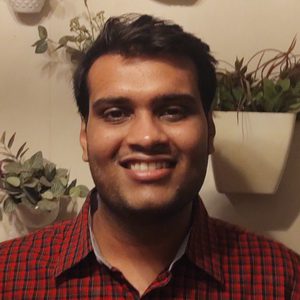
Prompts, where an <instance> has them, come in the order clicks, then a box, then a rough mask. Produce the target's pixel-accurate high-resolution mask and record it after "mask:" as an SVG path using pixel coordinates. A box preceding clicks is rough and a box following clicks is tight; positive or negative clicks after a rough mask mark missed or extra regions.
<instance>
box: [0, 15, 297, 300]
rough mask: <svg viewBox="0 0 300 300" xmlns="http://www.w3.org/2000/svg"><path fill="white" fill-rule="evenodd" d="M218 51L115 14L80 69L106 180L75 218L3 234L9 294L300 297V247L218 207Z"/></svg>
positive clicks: (0, 266)
mask: <svg viewBox="0 0 300 300" xmlns="http://www.w3.org/2000/svg"><path fill="white" fill-rule="evenodd" d="M214 65H215V60H214V58H213V57H212V56H211V55H210V53H209V47H208V46H207V45H206V44H205V43H203V42H202V41H201V40H200V39H198V38H196V37H194V36H193V35H191V34H188V33H185V32H184V31H183V30H182V29H181V28H180V27H179V26H178V25H175V24H172V23H170V22H165V21H162V20H157V19H154V18H152V17H151V16H147V15H142V16H132V15H131V16H122V17H120V18H111V19H109V20H108V21H107V23H106V25H105V27H104V29H103V32H102V33H101V34H100V36H99V37H98V39H97V40H96V42H95V43H94V45H93V46H92V48H91V49H90V50H89V51H88V52H87V54H86V55H85V57H84V58H83V60H82V62H81V63H80V65H79V67H78V69H77V71H76V73H75V76H74V90H75V97H76V101H77V104H78V108H79V112H80V114H81V116H82V124H81V132H80V143H81V146H82V149H83V159H84V160H85V161H87V162H88V163H89V165H90V169H91V174H92V177H93V179H94V182H95V185H96V188H95V189H94V190H92V191H91V193H90V195H89V196H88V198H87V200H86V202H85V204H84V206H83V208H82V211H81V212H80V214H79V216H78V217H77V218H76V219H75V220H71V221H67V222H64V223H62V224H57V225H54V226H52V227H48V228H46V229H43V230H41V231H39V232H37V233H34V234H32V235H29V236H27V237H24V238H21V239H17V240H13V241H8V242H5V243H3V244H2V245H1V246H0V257H1V262H0V291H1V296H2V298H3V299H93V298H95V299H300V259H299V257H298V256H297V255H296V254H295V253H293V252H292V251H290V250H288V249H287V248H285V247H284V246H282V245H280V244H278V243H276V242H273V241H269V240H267V239H265V238H262V237H258V236H256V235H254V234H250V233H247V232H246V231H243V230H240V229H238V228H236V227H234V226H232V225H229V224H227V223H225V222H222V221H220V220H216V219H212V218H210V217H208V215H207V212H206V210H205V208H204V206H203V204H202V202H201V200H200V199H199V198H198V192H199V190H200V188H201V186H202V183H203V180H204V177H205V173H206V167H207V160H208V155H209V154H210V153H212V152H213V137H214V133H215V132H214V125H213V121H212V117H211V111H210V107H211V102H212V100H213V97H214V93H215V88H216V76H215V67H214Z"/></svg>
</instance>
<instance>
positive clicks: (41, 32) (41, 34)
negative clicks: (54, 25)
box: [38, 25, 48, 40]
mask: <svg viewBox="0 0 300 300" xmlns="http://www.w3.org/2000/svg"><path fill="white" fill-rule="evenodd" d="M38 32H39V37H40V39H44V40H45V39H46V38H47V37H48V32H47V29H46V27H44V26H42V25H39V26H38Z"/></svg>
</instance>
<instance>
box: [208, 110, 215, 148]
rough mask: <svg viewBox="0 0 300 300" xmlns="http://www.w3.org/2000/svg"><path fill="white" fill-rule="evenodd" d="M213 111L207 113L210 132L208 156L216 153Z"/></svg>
mask: <svg viewBox="0 0 300 300" xmlns="http://www.w3.org/2000/svg"><path fill="white" fill-rule="evenodd" d="M212 114H213V113H212V111H209V112H208V113H207V116H206V117H207V130H208V141H207V145H208V154H213V153H214V152H215V148H214V137H215V135H216V127H215V123H214V120H213V116H212Z"/></svg>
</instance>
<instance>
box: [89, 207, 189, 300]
mask: <svg viewBox="0 0 300 300" xmlns="http://www.w3.org/2000/svg"><path fill="white" fill-rule="evenodd" d="M191 211H192V202H191V203H189V204H188V205H187V206H185V207H184V208H183V209H182V210H180V212H177V213H176V214H174V215H172V216H169V217H168V218H160V219H159V220H158V219H157V218H155V220H152V221H151V220H150V219H148V220H143V221H142V220H141V219H140V218H126V219H122V218H120V216H116V215H115V214H114V213H112V212H111V211H110V210H109V209H108V208H107V207H106V206H105V204H104V203H101V207H100V208H97V210H96V211H95V213H94V215H93V223H92V226H93V233H94V235H95V239H96V241H97V243H98V246H99V249H100V251H101V254H102V255H103V257H104V258H105V259H106V260H107V261H108V262H109V263H110V264H111V265H112V266H113V267H115V268H117V269H119V270H120V271H121V272H122V273H123V275H124V276H125V278H126V279H127V280H128V281H129V282H130V283H131V284H132V285H133V286H134V287H135V288H136V289H137V290H138V291H139V292H140V294H142V293H143V292H144V291H145V290H146V288H147V287H148V286H149V285H150V284H151V282H152V281H154V280H155V278H156V277H157V275H158V274H159V273H161V272H162V271H163V270H165V269H166V268H168V266H169V265H170V263H171V262H172V260H173V259H174V257H175V255H176V253H177V250H178V248H179V247H180V245H181V243H182V241H183V239H184V237H185V236H186V234H187V232H188V229H189V226H190V219H191Z"/></svg>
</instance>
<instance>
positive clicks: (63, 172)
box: [56, 168, 69, 177]
mask: <svg viewBox="0 0 300 300" xmlns="http://www.w3.org/2000/svg"><path fill="white" fill-rule="evenodd" d="M68 173H69V171H68V170H67V169H64V168H59V169H57V171H56V176H57V177H66V176H68Z"/></svg>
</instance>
